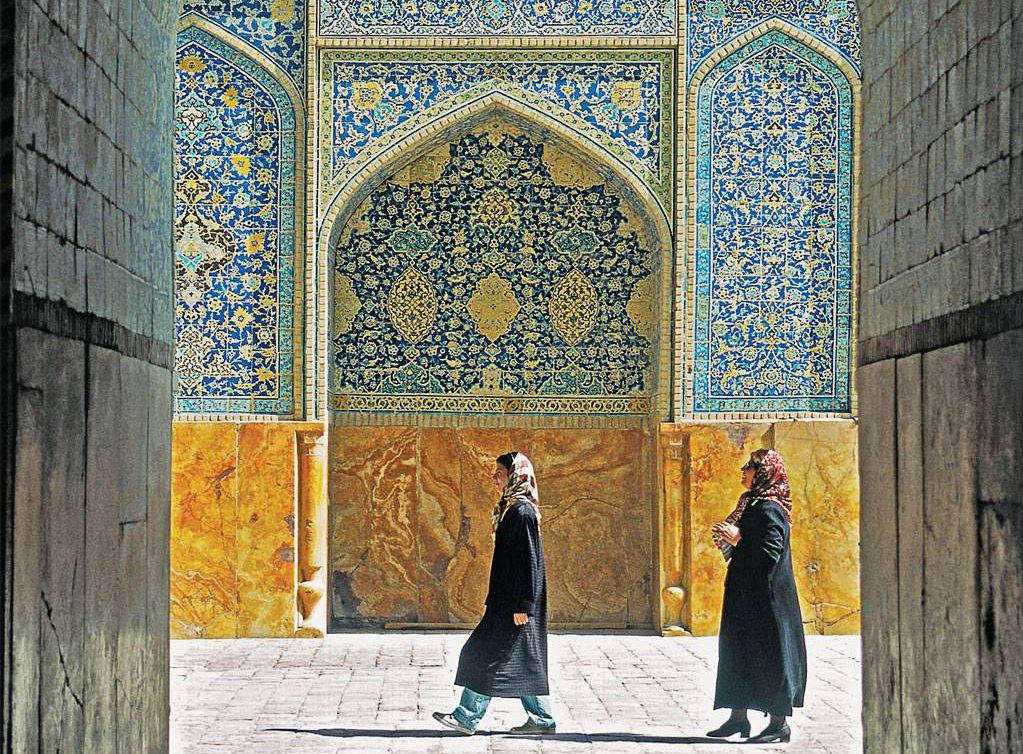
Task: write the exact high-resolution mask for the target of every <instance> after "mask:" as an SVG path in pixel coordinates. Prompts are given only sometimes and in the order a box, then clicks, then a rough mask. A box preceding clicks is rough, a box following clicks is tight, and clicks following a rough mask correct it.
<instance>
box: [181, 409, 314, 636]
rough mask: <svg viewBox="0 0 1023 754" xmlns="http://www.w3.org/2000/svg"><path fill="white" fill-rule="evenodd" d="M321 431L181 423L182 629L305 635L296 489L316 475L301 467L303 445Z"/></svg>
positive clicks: (187, 632)
mask: <svg viewBox="0 0 1023 754" xmlns="http://www.w3.org/2000/svg"><path fill="white" fill-rule="evenodd" d="M319 428H320V427H319V425H314V424H310V423H307V422H275V423H269V422H266V423H262V422H254V423H241V424H238V423H225V422H178V423H175V425H174V436H173V443H172V457H173V462H172V467H173V479H172V495H171V499H172V505H171V517H172V525H171V529H172V534H171V579H170V580H171V587H170V588H171V634H172V636H174V637H175V638H197V637H202V638H233V637H249V636H251V637H283V636H293V635H294V634H295V629H296V621H297V613H296V604H295V588H296V570H295V516H296V504H297V498H298V490H297V489H296V488H297V486H298V485H301V484H306V483H307V481H308V480H304V479H303V478H301V476H300V475H299V474H298V472H297V469H298V465H297V463H296V451H295V444H296V442H297V441H298V434H299V433H306V434H308V433H309V432H310V431H312V432H315V431H317V430H318V429H319ZM321 480H322V478H321ZM314 481H315V480H314Z"/></svg>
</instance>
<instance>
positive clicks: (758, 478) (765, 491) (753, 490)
mask: <svg viewBox="0 0 1023 754" xmlns="http://www.w3.org/2000/svg"><path fill="white" fill-rule="evenodd" d="M742 468H743V469H747V468H752V469H753V470H754V471H753V484H752V485H751V486H750V488H749V490H747V491H746V492H744V493H742V494H741V495H739V502H738V503H736V505H735V510H733V511H732V512H731V513H729V514H728V516H727V517H726V518H725V523H726V524H734V523H735V522H736V521H738V520H739V519H740V518H742V514H743V512H744V511H745V510H746V506H747V505H749V504H750V503H752V502H753V501H754V500H768V501H770V502H772V503H775V504H776V505H777V506H778V507H780V508H781V509H782V510H783V511H785V516H786V518H788V520H789V525H791V524H792V500H791V498H790V497H789V495H790V488H789V475H788V474H787V473H786V471H785V462H784V461H783V460H782V457H781V453H779V452H778V451H777V450H767V449H765V448H762V449H760V450H754V451H753V453H752V455H750V457H749V460H748V461H747V462H746V465H744V466H743V467H742ZM711 536H712V537H713V539H714V544H715V545H717V547H718V549H719V550H721V551H722V553H724V555H725V559H728V558H730V557H731V550H732V548H731V545H729V544H728V543H727V542H725V540H724V539H723V538H722V537H721V535H720V534H717V533H714V534H712V535H711Z"/></svg>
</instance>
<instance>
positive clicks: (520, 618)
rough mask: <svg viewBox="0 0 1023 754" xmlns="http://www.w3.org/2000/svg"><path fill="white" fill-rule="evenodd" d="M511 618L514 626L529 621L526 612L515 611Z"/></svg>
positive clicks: (522, 624)
mask: <svg viewBox="0 0 1023 754" xmlns="http://www.w3.org/2000/svg"><path fill="white" fill-rule="evenodd" d="M512 620H513V621H515V625H516V626H524V625H526V624H527V623H529V615H528V614H526V613H515V614H513V615H512Z"/></svg>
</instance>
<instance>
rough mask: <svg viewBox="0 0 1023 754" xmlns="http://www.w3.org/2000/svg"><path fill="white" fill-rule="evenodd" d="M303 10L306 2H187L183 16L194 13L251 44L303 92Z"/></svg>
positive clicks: (220, 0) (221, 0)
mask: <svg viewBox="0 0 1023 754" xmlns="http://www.w3.org/2000/svg"><path fill="white" fill-rule="evenodd" d="M306 8H307V6H306V3H305V0H202V1H201V2H189V0H186V1H185V2H184V3H183V7H182V16H186V15H188V14H193V15H194V16H195V17H197V18H201V19H204V20H206V21H208V22H210V23H212V24H215V25H216V26H218V27H220V28H221V29H223V30H224V31H225V32H226V33H227V34H228V35H231V36H235V37H237V38H238V39H241V40H243V41H245V42H247V43H248V44H250V45H252V47H253V48H255V49H256V50H258V51H259V52H261V53H263V54H264V55H266V56H267V58H269V59H270V60H272V61H273V62H274V63H276V64H277V65H278V66H280V68H281V70H283V71H284V72H285V73H286V74H287V75H288V76H289V77H290V78H291V80H292V81H293V82H294V84H295V85H296V87H297V88H298V90H299V91H303V89H304V86H305V51H306V29H305V17H306Z"/></svg>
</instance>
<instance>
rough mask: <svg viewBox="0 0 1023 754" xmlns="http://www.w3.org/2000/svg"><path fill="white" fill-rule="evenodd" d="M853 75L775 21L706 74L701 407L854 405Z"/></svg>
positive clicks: (698, 362) (699, 258) (697, 290)
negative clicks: (848, 76)
mask: <svg viewBox="0 0 1023 754" xmlns="http://www.w3.org/2000/svg"><path fill="white" fill-rule="evenodd" d="M852 114H853V102H852V92H851V88H850V85H849V82H848V81H847V79H846V78H845V76H844V75H843V74H842V72H841V71H840V70H839V69H838V68H837V67H836V66H835V65H834V64H833V63H832V62H831V61H830V60H828V59H827V58H825V57H823V56H822V55H819V54H817V53H816V52H814V51H813V50H810V49H809V48H808V47H806V46H804V45H802V44H801V43H800V42H798V41H797V40H795V39H793V38H791V37H789V36H787V35H786V34H784V33H782V32H779V31H771V32H768V33H767V34H765V35H763V36H761V37H758V38H757V39H755V40H754V41H753V42H751V43H750V44H748V45H747V46H746V47H743V48H741V49H739V50H737V51H736V52H734V53H732V54H731V55H729V56H728V57H726V58H724V59H723V60H722V61H721V63H720V64H718V65H717V66H716V67H715V68H714V69H713V70H711V71H710V73H709V74H708V75H707V77H706V78H705V79H703V80H702V82H701V83H700V84H699V90H698V92H697V116H696V185H695V191H696V195H695V197H696V201H695V211H696V217H695V220H696V234H695V235H696V238H695V247H696V248H695V274H694V290H693V291H692V300H691V304H690V305H691V306H692V308H693V312H694V320H695V324H694V332H693V363H692V371H693V382H692V391H693V395H692V400H693V409H694V411H695V412H697V413H700V412H715V413H717V412H746V411H750V412H765V411H766V412H837V413H844V412H848V411H850V410H851V396H850V370H851V361H850V349H851V334H850V330H851V314H852V306H851V293H852V258H851V256H852V251H851V250H852V159H853V134H852Z"/></svg>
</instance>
